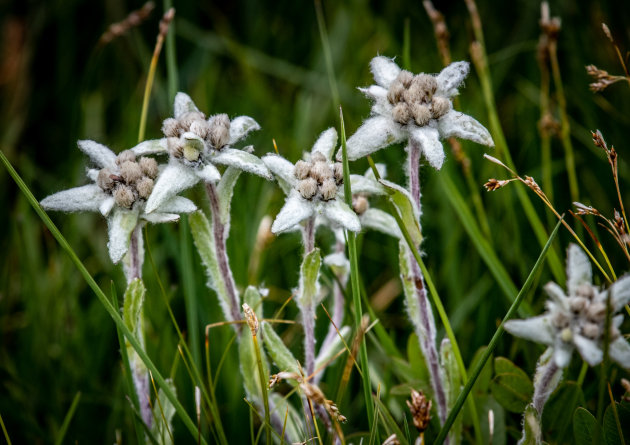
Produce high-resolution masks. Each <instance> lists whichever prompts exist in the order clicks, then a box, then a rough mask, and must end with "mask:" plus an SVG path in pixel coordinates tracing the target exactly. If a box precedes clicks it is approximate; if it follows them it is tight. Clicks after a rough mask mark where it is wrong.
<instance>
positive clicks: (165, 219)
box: [142, 212, 179, 224]
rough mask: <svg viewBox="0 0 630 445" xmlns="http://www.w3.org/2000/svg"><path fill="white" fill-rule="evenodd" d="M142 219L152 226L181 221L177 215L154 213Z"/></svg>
mask: <svg viewBox="0 0 630 445" xmlns="http://www.w3.org/2000/svg"><path fill="white" fill-rule="evenodd" d="M142 219H144V220H145V221H148V222H150V223H152V224H162V223H170V222H175V221H179V215H178V214H176V213H161V212H153V213H148V214H144V215H142Z"/></svg>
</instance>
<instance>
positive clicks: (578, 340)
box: [573, 334, 604, 366]
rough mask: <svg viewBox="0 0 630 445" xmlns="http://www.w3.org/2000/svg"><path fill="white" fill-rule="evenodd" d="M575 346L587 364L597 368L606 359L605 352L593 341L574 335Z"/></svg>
mask: <svg viewBox="0 0 630 445" xmlns="http://www.w3.org/2000/svg"><path fill="white" fill-rule="evenodd" d="M573 344H574V345H575V347H576V348H577V350H578V352H579V353H580V355H581V356H582V358H583V359H584V361H585V362H586V363H588V364H589V365H591V366H595V365H597V364H598V363H601V361H602V360H603V359H604V352H603V351H602V350H601V348H600V347H599V346H598V345H597V343H596V342H594V341H593V340H591V339H589V338H586V337H583V336H581V335H579V334H573Z"/></svg>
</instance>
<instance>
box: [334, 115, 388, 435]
mask: <svg viewBox="0 0 630 445" xmlns="http://www.w3.org/2000/svg"><path fill="white" fill-rule="evenodd" d="M339 119H340V122H341V132H340V133H341V150H342V154H343V189H344V196H345V199H346V204H348V205H349V206H350V207H351V208H352V190H351V189H350V167H349V165H348V151H347V148H346V130H345V125H344V122H343V111H342V109H341V107H339ZM346 236H347V239H348V243H347V244H348V256H349V259H350V282H351V284H352V305H353V306H354V325H355V329H356V331H357V333H358V332H361V317H362V314H363V309H362V308H361V295H360V287H359V286H360V283H359V264H358V260H357V241H356V235H355V234H354V233H353V232H346ZM359 359H360V360H359V361H360V362H361V371H362V373H363V396H364V399H365V408H366V410H367V417H368V424H369V426H370V431H371V430H372V426H373V425H374V405H373V403H372V383H371V381H370V368H369V367H368V355H367V346H366V340H365V336H363V338H362V339H361V342H360V344H359ZM377 441H379V440H378V430H377ZM379 442H380V441H379Z"/></svg>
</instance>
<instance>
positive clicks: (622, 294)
mask: <svg viewBox="0 0 630 445" xmlns="http://www.w3.org/2000/svg"><path fill="white" fill-rule="evenodd" d="M608 292H610V305H611V306H612V311H613V312H617V311H620V310H621V309H622V308H623V307H624V306H625V305H626V304H628V303H629V302H630V275H624V276H623V277H621V278H619V279H618V280H617V281H615V283H614V284H613V285H612V286H611V287H610V289H609V290H608Z"/></svg>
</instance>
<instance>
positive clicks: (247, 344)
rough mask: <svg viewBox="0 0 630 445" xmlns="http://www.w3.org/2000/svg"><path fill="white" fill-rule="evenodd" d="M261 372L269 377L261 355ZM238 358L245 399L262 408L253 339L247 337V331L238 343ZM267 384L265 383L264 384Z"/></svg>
mask: <svg viewBox="0 0 630 445" xmlns="http://www.w3.org/2000/svg"><path fill="white" fill-rule="evenodd" d="M261 356H262V357H261V358H262V365H263V371H264V374H265V375H267V376H268V375H269V364H268V363H267V360H266V359H265V357H266V356H264V355H263V354H262V353H261ZM238 358H239V362H240V367H241V375H242V376H243V386H244V387H245V392H246V394H247V398H248V399H250V400H251V401H253V402H255V404H256V406H258V407H262V399H261V394H262V386H261V385H260V378H259V376H258V362H257V360H256V350H255V349H254V339H253V337H252V336H251V335H249V330H247V332H244V333H243V335H241V337H240V339H239V343H238ZM265 384H267V382H265Z"/></svg>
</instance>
